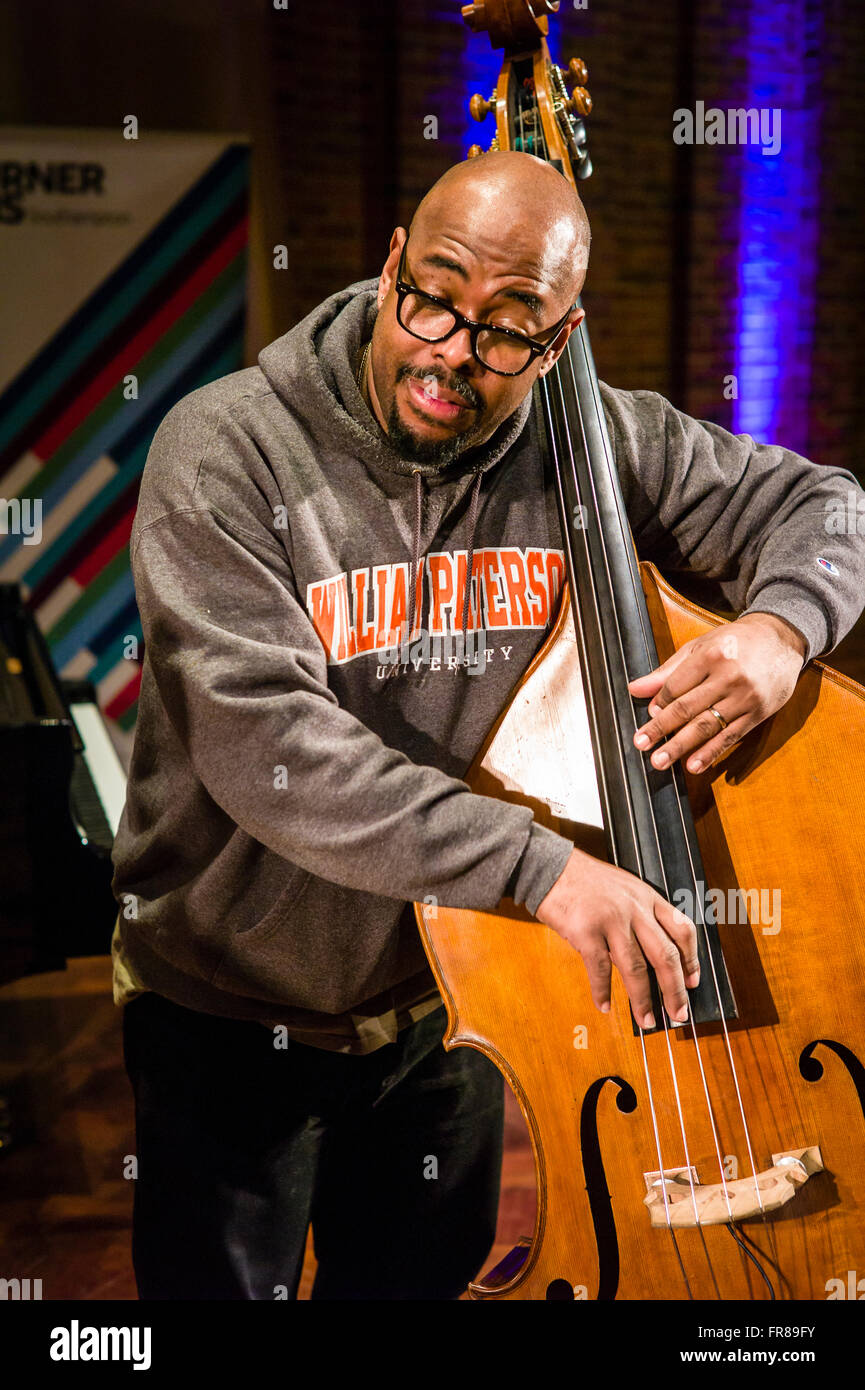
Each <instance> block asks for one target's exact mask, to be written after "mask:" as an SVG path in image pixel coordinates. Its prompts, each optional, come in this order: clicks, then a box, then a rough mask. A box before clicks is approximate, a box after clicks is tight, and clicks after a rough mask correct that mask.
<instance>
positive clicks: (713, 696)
mask: <svg viewBox="0 0 865 1390" xmlns="http://www.w3.org/2000/svg"><path fill="white" fill-rule="evenodd" d="M725 698H729V691H728V689H727V687H726V686H725V685H724V683H723V682H721V681H718V680H706V681H702V682H701V683H700V684H698V685H696V686H695V687H694V688H693V689H689V690H687V691H686V692H685V693H684V694H683V695H679V696H678V697H677V698H676V699H675V700H673V702H672V704H669V705H667V706H666V708H665V709H660V710H658V712H657V713H656V714H655V715H654V717H653V718H652V719H649V720H647V721H646V723H645V724H643V725H642V726H641V727H640V728H639V729H638V730H637V733H636V734H635V736H634V743H635V744H636V746H637V747H638V748H641V749H643V751H644V752H645V750H646V749H648V748H651V747H652V745H653V744H655V743H657V742H658V740H659V739H662V738H666V737H667V736H668V735H669V734H673V733H675V732H676V730H677V729H681V728H683V727H684V726H685V725H686V724H689V723H690V722H691V720H692V719H696V718H697V716H698V715H700V714H702V713H703V712H704V711H705V710H707V709H708V708H709V706H710V705H714V706H715V708H716V709H717V708H718V701H719V700H723V699H725ZM736 713H737V714H738V713H740V711H739V710H738V709H737V710H736ZM712 717H713V718H714V716H712ZM717 722H718V721H717V719H716V720H715V723H716V724H717Z"/></svg>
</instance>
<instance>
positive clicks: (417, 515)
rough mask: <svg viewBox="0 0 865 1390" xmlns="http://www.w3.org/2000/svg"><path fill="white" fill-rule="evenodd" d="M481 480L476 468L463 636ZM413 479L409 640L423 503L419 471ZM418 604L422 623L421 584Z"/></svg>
mask: <svg viewBox="0 0 865 1390" xmlns="http://www.w3.org/2000/svg"><path fill="white" fill-rule="evenodd" d="M482 480H483V473H482V471H481V470H480V469H478V470H477V472H476V473H475V481H474V487H473V488H472V496H471V501H470V503H469V535H468V546H467V554H466V586H465V592H464V594H463V621H462V632H463V637H465V634H466V628H467V627H468V621H469V599H470V597H471V591H472V565H473V564H474V557H475V528H476V526H477V521H478V511H479V509H480V492H481V482H482ZM414 481H415V509H414V532H413V535H412V548H411V551H412V554H411V575H412V579H411V602H410V607H409V620H408V635H409V640H411V635H412V633H413V632H414V620H415V608H416V606H417V602H416V601H417V580H418V565H419V564H420V530H421V507H422V503H423V483H422V482H421V475H420V473H415V475H414ZM420 605H421V611H420V622H421V624H422V623H423V585H421V591H420Z"/></svg>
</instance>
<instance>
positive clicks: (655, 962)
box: [633, 913, 689, 1023]
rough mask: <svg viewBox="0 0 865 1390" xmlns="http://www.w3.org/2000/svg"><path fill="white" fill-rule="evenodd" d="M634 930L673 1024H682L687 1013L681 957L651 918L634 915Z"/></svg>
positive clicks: (644, 915) (643, 914) (671, 941)
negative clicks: (653, 973)
mask: <svg viewBox="0 0 865 1390" xmlns="http://www.w3.org/2000/svg"><path fill="white" fill-rule="evenodd" d="M633 929H634V933H635V935H636V938H637V941H638V942H639V944H640V949H641V951H642V952H643V955H644V956H645V957H646V960H647V961H648V962H649V964H650V965H651V967H652V969H653V970H654V972H655V975H656V976H657V980H658V988H659V990H660V991H661V997H662V998H663V1001H664V1008H665V1009H666V1010H667V1013H668V1015H669V1016H670V1018H671V1019H673V1021H674V1022H676V1023H684V1022H685V1020H686V1018H687V1017H688V1010H689V1004H688V991H687V990H686V989H685V973H684V971H683V969H682V957H681V956H680V954H679V948H678V946H677V945H676V942H675V941H673V940H672V938H671V937H669V936H668V935H667V933H666V932H665V931H664V930H663V928H662V927H661V926H660V924H659V923H658V922H657V921H656V920H655V917H654V915H652V917H649V915H648V914H647V913H638V914H635V917H634V921H633Z"/></svg>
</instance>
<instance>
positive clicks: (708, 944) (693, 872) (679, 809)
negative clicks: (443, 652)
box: [567, 330, 763, 1215]
mask: <svg viewBox="0 0 865 1390" xmlns="http://www.w3.org/2000/svg"><path fill="white" fill-rule="evenodd" d="M578 331H580V342H581V345H583V348H584V351H585V345H584V341H583V336H582V332H581V330H578ZM570 347H571V344H570V342H569V343H568V345H567V353H568V362H569V366H570V368H571V378H572V388H573V392H574V399H575V400H576V402H577V408H578V409H580V405H579V396H578V393H577V388H576V374H575V372H574V365H573V358H572V357H571V355H570ZM596 408H597V409H598V411H599V412H600V410H601V405H600V402H599V401H597V398H596ZM608 466H610V465H609V463H608ZM589 477H590V482H591V485H592V489H593V491H594V479H593V478H592V475H591V471H590V473H589ZM575 482H576V478H575ZM612 492H613V499H614V502H615V505H616V509H617V513H618V520H619V525H620V528H621V531H622V534H623V536H624V537H626V538H627V537H628V536H629V534H630V533H629V530H628V526H627V519H626V518H624V517H623V516H622V513H621V502H620V498H619V494H618V492H617V490H616V488H615V487H613V489H612ZM595 505H596V514H597V511H598V508H597V498H595ZM598 530H599V538H600V542H601V545H602V546H603V547H604V548H605V555H606V539H605V536H604V533H603V531H602V529H601V528H600V526H599V528H598ZM608 573H609V570H608ZM592 580H593V582H594V576H592ZM631 580H632V584H636V579H635V577H634V575H633V572H631ZM632 592H633V591H632ZM636 598H637V595H636V593H635V592H634V599H635V604H636V607H637V609H638V611H640V608H639V604H638V603H636ZM614 617H615V621H616V626H617V631H618V614H617V613H615V610H614ZM641 632H642V636H643V642H644V648H645V654H646V659H647V661H648V660H649V659H650V658H649V649H648V642H647V637H646V632H645V628H644V627H643V626H642V625H641ZM619 646H620V653H621V655H622V661H623V664H624V653H623V652H622V650H621V647H622V644H621V637H620V643H619ZM636 727H637V725H636V719H635V720H634V731H635V732H636ZM640 766H641V774H642V777H643V783H644V787H645V790H646V797H647V802H648V805H649V811H650V815H651V817H652V823H653V825H654V826H655V838H656V845H658V835H657V823H656V820H655V810H654V806H653V805H652V802H651V798H650V797H649V794H648V780H647V774H646V765H645V762H641V764H640ZM673 790H674V793H675V804H676V809H677V812H678V815H679V825H680V829H681V831H682V837H683V840H684V844H685V848H686V851H687V855H688V864H689V868H690V872H691V881H692V884H693V885H694V890H695V891H694V895H693V896H694V897H695V898H696V882H697V875H696V869H695V866H694V862H693V857H692V854H691V843H690V840H689V838H688V835H687V834H686V832H685V820H684V814H683V810H682V801H681V797H680V794H679V789H678V786H677V785H676V783H675V781H674V783H673ZM658 854H659V859H660V862H661V865H662V872H663V860H662V859H661V856H660V848H658ZM664 884H665V888H666V889H667V890H668V889H669V885H668V884H667V881H666V874H665V876H664ZM668 896H669V892H668ZM701 919H702V921H701V925H702V930H703V933H704V939H705V946H706V954H707V955H708V958H709V964H710V965H711V968H712V979H713V985H714V990H715V998H716V1000H717V1002H718V1009H719V1014H720V1018H721V1026H722V1029H723V1034H724V1047H725V1052H726V1055H727V1061H728V1064H729V1068H730V1072H731V1075H732V1077H733V1083H734V1086H735V1091H736V1101H737V1105H738V1109H739V1115H740V1118H741V1120H742V1127H743V1131H744V1134H745V1141H746V1144H747V1148H748V1158H749V1162H750V1164H751V1174H752V1177H753V1179H754V1191H755V1193H756V1197H757V1204H758V1206H759V1208H760V1211H761V1213H763V1199H762V1194H761V1193H760V1188H759V1184H758V1182H757V1168H756V1164H755V1161H754V1151H753V1145H752V1142H751V1132H750V1126H749V1124H748V1120H747V1117H746V1115H745V1108H744V1102H743V1099H742V1091H741V1086H740V1083H739V1076H738V1071H737V1068H736V1063H735V1059H734V1057H733V1051H732V1044H731V1041H730V1035H729V1031H728V1029H727V1020H726V1017H725V1015H724V1009H723V1005H722V1002H721V992H720V984H719V981H718V976H717V972H716V967H715V957H714V953H713V951H712V948H711V942H710V939H709V933H708V928H707V926H706V922H705V912H704V909H701ZM688 1013H689V1020H690V1024H691V1032H692V1037H693V1041H694V1046H695V1048H696V1051H697V1055H698V1060H699V1067H700V1075H701V1080H702V1083H703V1091H704V1095H705V1096H706V1101H707V1106H708V1112H709V1120H710V1124H711V1127H712V1134H713V1139H714V1142H715V1151H716V1156H717V1159H718V1167H719V1173H720V1177H721V1184H722V1187H723V1191H724V1197H725V1201H726V1202H727V1207H728V1211H729V1210H730V1208H729V1192H728V1190H727V1183H726V1174H725V1173H724V1166H723V1160H722V1158H721V1153H720V1146H719V1140H718V1134H717V1127H716V1125H715V1117H714V1113H713V1109H712V1105H711V1100H710V1096H709V1092H708V1087H707V1083H706V1074H705V1068H704V1066H703V1059H702V1053H701V1051H700V1044H699V1038H698V1036H697V1030H696V1024H695V1020H694V1018H693V1013H692V1010H691V1005H690V999H689V1000H688ZM731 1215H732V1213H731Z"/></svg>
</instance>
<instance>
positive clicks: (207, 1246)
mask: <svg viewBox="0 0 865 1390" xmlns="http://www.w3.org/2000/svg"><path fill="white" fill-rule="evenodd" d="M123 1012H124V1019H123V1046H124V1059H125V1062H126V1069H127V1072H128V1073H129V1078H130V1080H131V1082H132V1088H133V1091H134V1093H135V1124H136V1136H137V1138H136V1149H137V1157H138V1176H137V1179H136V1183H135V1200H134V1212H133V1236H132V1256H133V1264H134V1267H135V1276H136V1281H137V1284H138V1293H139V1297H140V1298H142V1299H275V1298H277V1299H278V1298H289V1299H293V1298H296V1297H297V1287H298V1283H299V1281H300V1274H301V1268H302V1264H303V1256H304V1246H305V1242H306V1235H307V1230H308V1227H309V1224H310V1222H311V1223H312V1231H313V1240H314V1247H315V1254H316V1259H317V1261H318V1270H317V1274H316V1278H315V1283H314V1286H313V1289H312V1298H314V1299H454V1298H458V1297H459V1295H460V1294H461V1293H462V1292H463V1291H464V1290H465V1288H466V1285H467V1284H468V1282H469V1280H470V1279H473V1278H474V1277H475V1276H476V1275H477V1274H478V1273H479V1271H480V1269H481V1267H482V1266H483V1264H484V1261H485V1260H486V1258H487V1256H488V1254H489V1252H490V1248H491V1246H492V1243H493V1239H494V1235H495V1228H496V1216H497V1211H498V1201H499V1187H500V1181H501V1159H502V1136H503V1101H504V1091H503V1087H504V1083H503V1080H502V1077H501V1074H500V1072H499V1071H498V1070H497V1068H496V1067H494V1066H493V1064H492V1062H490V1061H489V1060H488V1059H487V1058H486V1057H484V1056H483V1055H482V1054H481V1053H479V1052H477V1051H476V1050H475V1049H474V1048H469V1047H458V1048H454V1049H452V1050H451V1051H450V1052H446V1051H445V1049H444V1048H443V1047H442V1045H441V1039H442V1036H443V1034H444V1029H445V1021H446V1020H445V1010H444V1006H442V1007H441V1008H439V1009H436V1010H435V1011H434V1012H433V1013H431V1014H428V1015H427V1017H426V1018H423V1019H421V1021H420V1022H419V1023H415V1024H412V1025H410V1026H409V1027H408V1028H406V1029H404V1030H403V1031H401V1032H400V1034H399V1036H398V1039H397V1041H396V1042H395V1043H388V1044H386V1045H385V1046H384V1047H382V1048H379V1049H378V1051H376V1052H373V1053H370V1054H368V1055H366V1056H361V1057H355V1056H349V1055H345V1054H342V1053H334V1052H326V1051H323V1050H322V1049H320V1048H315V1047H309V1046H307V1045H306V1044H304V1043H297V1042H293V1041H291V1040H289V1041H288V1043H287V1045H286V1047H285V1048H277V1047H275V1046H274V1035H273V1033H272V1032H270V1030H269V1029H266V1028H263V1027H262V1026H261V1024H259V1023H246V1022H237V1021H235V1020H233V1019H227V1018H215V1017H213V1016H212V1015H209V1014H202V1013H198V1012H195V1011H193V1010H190V1009H186V1008H181V1007H180V1006H179V1005H177V1004H174V1003H171V1002H170V1001H169V1000H167V999H164V998H162V997H161V996H159V995H156V994H153V993H148V994H143V995H140V996H139V997H138V998H136V999H134V1000H133V1001H132V1002H131V1003H129V1004H127V1005H126V1006H125V1008H124V1011H123Z"/></svg>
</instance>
